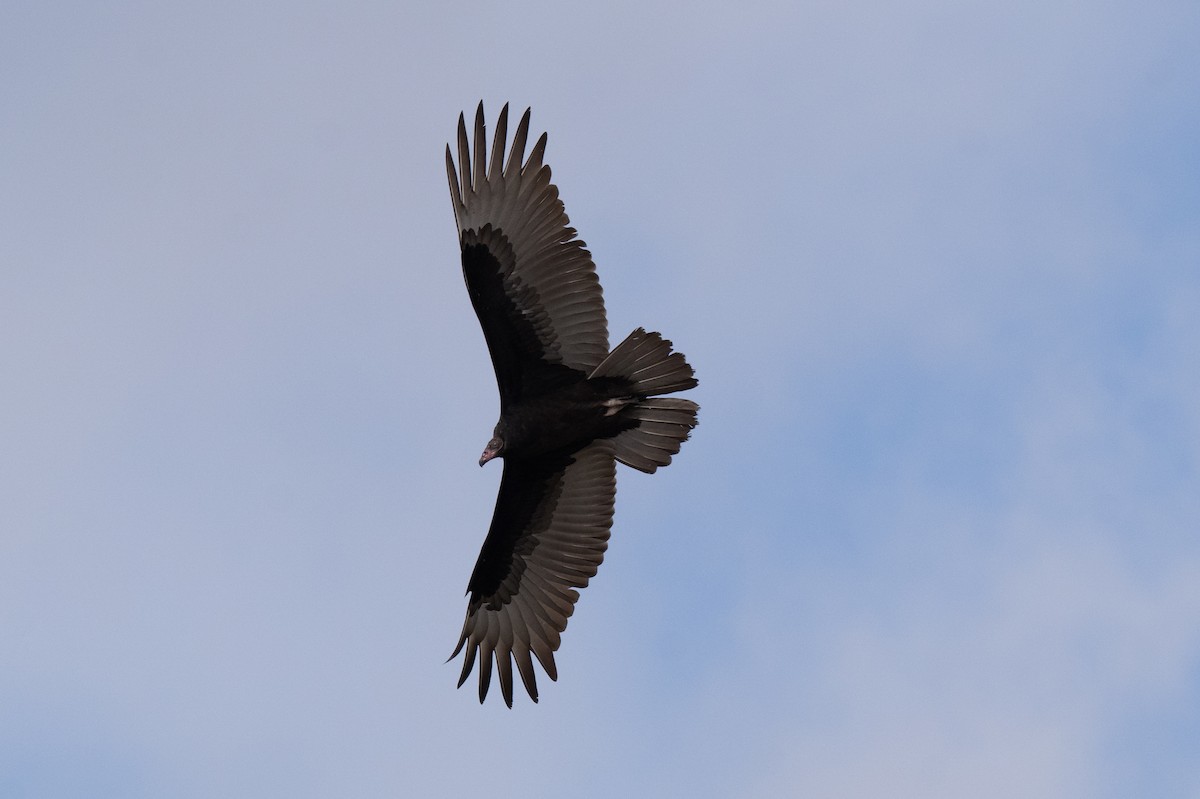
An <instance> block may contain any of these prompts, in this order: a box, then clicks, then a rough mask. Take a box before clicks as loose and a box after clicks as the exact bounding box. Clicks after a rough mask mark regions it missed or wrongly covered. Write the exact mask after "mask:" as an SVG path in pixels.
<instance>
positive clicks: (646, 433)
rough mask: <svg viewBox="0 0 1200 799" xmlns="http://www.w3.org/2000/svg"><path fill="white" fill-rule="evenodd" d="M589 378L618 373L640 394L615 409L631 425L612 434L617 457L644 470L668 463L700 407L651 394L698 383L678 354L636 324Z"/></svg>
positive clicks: (686, 434)
mask: <svg viewBox="0 0 1200 799" xmlns="http://www.w3.org/2000/svg"><path fill="white" fill-rule="evenodd" d="M591 377H618V378H624V379H625V380H628V381H629V382H630V384H631V391H632V393H633V394H634V395H635V396H637V397H639V398H640V399H638V400H637V401H636V402H634V403H632V404H631V405H629V406H628V407H626V408H625V409H624V410H623V411H622V412H621V414H622V416H623V417H624V418H625V419H627V420H630V421H632V422H634V423H635V425H636V426H634V427H631V428H630V429H628V430H624V431H622V432H621V433H618V434H617V435H616V436H615V437H614V438H613V443H614V444H615V445H616V453H615V454H616V456H617V460H619V461H620V462H621V463H623V464H625V465H626V466H631V467H633V468H634V469H638V470H639V471H643V472H647V473H651V472H653V471H654V470H655V469H657V468H658V467H660V466H666V465H667V464H669V463H670V462H671V456H672V455H675V454H677V453H678V452H679V448H680V447H681V446H683V442H684V441H687V440H688V436H690V435H691V432H692V428H694V427H695V426H696V424H697V419H696V413H697V411H699V410H700V406H699V405H697V404H696V403H694V402H692V401H691V400H687V399H676V398H667V397H659V396H656V395H659V394H671V393H673V392H676V391H684V390H686V389H689V388H695V387H696V386H697V385H699V383H698V381H697V380H696V376H695V372H694V371H693V370H692V367H691V366H689V365H688V362H687V360H685V359H684V357H683V353H681V352H672V351H671V342H670V341H667V340H666V339H664V338H663V337H662V336H661V335H659V334H658V333H654V332H649V333H648V332H646V331H645V330H644V329H642V328H640V327H639V328H638V329H637V330H634V331H633V332H632V333H630V334H629V336H628V337H627V338H626V339H625V340H624V341H622V342H621V343H620V344H618V345H617V347H616V348H615V349H614V350H613V351H612V352H610V353H609V354H608V357H607V358H605V359H604V360H603V361H601V362H600V365H599V366H597V367H596V369H595V370H594V371H593V372H592V374H591Z"/></svg>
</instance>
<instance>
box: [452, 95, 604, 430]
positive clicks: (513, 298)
mask: <svg viewBox="0 0 1200 799" xmlns="http://www.w3.org/2000/svg"><path fill="white" fill-rule="evenodd" d="M507 129H508V106H507V105H505V106H504V110H503V111H501V112H500V118H499V119H498V120H497V122H496V135H495V139H494V140H493V142H492V157H491V160H490V162H489V161H487V160H486V146H487V142H486V136H487V133H486V131H485V129H484V124H483V103H480V104H479V109H478V110H477V111H476V112H475V130H474V139H475V141H474V148H475V151H474V157H473V158H472V153H471V148H470V146H469V145H468V142H467V126H466V121H465V119H464V118H463V116H462V115H461V114H460V115H459V117H458V169H457V170H456V169H455V164H454V158H453V156H452V155H451V153H450V147H449V145H447V146H446V172H447V175H448V177H449V179H450V198H451V201H452V202H453V205H454V218H455V220H456V221H457V222H458V230H459V244H460V246H461V248H462V266H463V277H464V278H465V279H466V282H467V291H468V293H469V294H470V295H471V303H472V304H473V305H474V306H475V313H476V314H477V315H478V316H479V324H480V325H481V326H482V327H483V335H484V338H485V339H487V345H488V350H489V351H490V353H491V356H492V365H493V366H494V367H495V369H496V382H497V384H498V385H499V388H500V403H501V408H502V409H503V408H504V407H507V406H508V405H509V404H511V403H513V402H515V401H517V400H519V399H520V398H521V396H522V395H523V393H525V392H531V391H536V390H537V389H539V388H544V387H549V386H552V385H558V384H561V383H562V382H567V381H568V380H574V379H578V374H576V373H577V372H582V373H584V374H585V375H586V374H587V373H589V372H591V370H592V369H593V368H595V367H596V365H597V364H599V363H600V361H602V360H603V359H604V356H605V355H607V354H608V326H607V322H606V321H605V316H604V298H603V296H602V293H601V290H600V281H599V280H598V279H597V278H596V267H595V264H593V263H592V256H591V253H589V252H588V251H587V250H586V249H585V245H584V243H583V242H582V241H581V240H579V239H577V238H575V235H576V233H575V229H574V228H571V227H569V226H568V222H569V220H568V219H567V215H566V212H565V211H564V210H563V204H562V201H561V200H559V198H558V188H557V187H556V186H555V185H554V184H553V183H551V182H550V167H549V166H546V165H544V164H543V163H542V155H543V153H544V152H545V149H546V134H544V133H543V134H542V136H541V138H540V139H538V141H537V144H535V145H534V147H533V150H532V151H531V152H530V154H529V158H528V160H525V161H524V163H523V164H522V159H523V158H524V155H525V143H526V139H527V138H528V135H529V110H526V111H525V114H524V116H522V117H521V122H520V124H518V125H517V130H516V134H515V135H514V136H513V142H512V148H511V149H510V150H509V152H508V159H507V161H506V160H505V158H504V145H505V140H506V138H507Z"/></svg>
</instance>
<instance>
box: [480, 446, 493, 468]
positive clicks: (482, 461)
mask: <svg viewBox="0 0 1200 799" xmlns="http://www.w3.org/2000/svg"><path fill="white" fill-rule="evenodd" d="M494 457H496V450H494V449H485V450H484V451H483V457H481V458H480V459H479V465H480V466H482V465H483V464H485V463H487V462H488V461H490V460H491V459H492V458H494Z"/></svg>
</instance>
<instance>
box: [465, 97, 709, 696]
mask: <svg viewBox="0 0 1200 799" xmlns="http://www.w3.org/2000/svg"><path fill="white" fill-rule="evenodd" d="M507 118H508V108H507V106H505V109H504V110H503V111H502V112H501V114H500V118H499V120H498V122H497V130H496V138H495V141H494V143H493V147H492V156H491V159H490V161H489V160H488V159H486V158H485V147H486V140H485V131H484V125H483V107H482V104H481V105H480V108H479V110H478V111H477V113H476V118H475V130H474V138H475V141H474V158H473V159H472V153H471V147H470V146H469V145H468V142H467V132H466V125H465V121H464V119H463V118H462V117H461V116H460V117H459V131H458V133H459V135H458V155H459V168H458V169H456V168H455V164H454V159H453V157H452V156H451V153H450V149H449V148H448V147H447V150H446V166H447V172H448V174H449V178H450V193H451V199H452V200H453V202H454V210H455V218H456V220H457V221H458V225H459V244H460V248H461V252H462V268H463V277H464V280H465V282H466V284H467V290H468V293H469V295H470V297H471V304H472V305H473V306H474V308H475V312H476V315H477V316H478V317H479V323H480V326H481V328H482V329H483V334H484V338H485V340H486V341H487V345H488V351H489V353H490V354H491V358H492V365H493V367H494V368H495V372H496V384H497V387H498V389H499V393H500V420H499V422H498V423H497V424H496V427H495V430H494V432H493V437H492V440H491V441H489V442H488V445H487V447H486V448H485V450H484V453H483V457H482V458H481V459H480V465H484V464H485V463H486V462H487V461H489V460H492V459H493V458H502V459H503V461H504V473H503V476H502V478H501V483H500V491H499V495H498V496H497V499H496V509H495V512H494V514H493V517H492V524H491V527H490V528H489V530H488V535H487V538H486V539H485V541H484V544H483V547H482V549H481V551H480V553H479V558H478V560H477V561H476V564H475V569H474V571H473V572H472V574H471V579H470V582H469V584H468V587H467V591H468V593H469V594H470V600H469V602H468V605H467V618H466V620H465V622H464V624H463V631H462V635H461V636H460V638H459V642H458V647H457V648H456V649H455V652H454V654H455V655H457V654H458V652H459V651H460V650H462V649H463V647H464V646H465V647H466V658H465V661H464V663H463V671H462V675H461V677H460V679H459V685H462V683H463V682H464V681H465V680H466V678H467V676H468V675H469V674H470V671H471V669H472V667H473V665H474V663H475V660H476V657H477V656H478V658H479V663H480V671H479V698H480V701H483V699H484V698H485V696H486V695H487V690H488V685H489V683H490V680H491V670H492V666H493V663H494V664H495V666H496V669H497V671H498V673H499V677H500V686H501V690H502V692H503V694H504V699H505V702H506V703H507V704H509V705H510V706H511V704H512V685H513V679H512V666H513V664H514V663H515V665H516V667H517V670H518V672H519V674H520V677H521V680H522V682H523V683H524V685H525V688H526V690H527V692H528V693H529V695H530V697H531V698H533V700H534V701H537V697H538V694H537V684H536V679H535V675H534V672H533V666H532V657H536V658H537V660H538V661H539V662H540V663H541V665H542V667H543V669H545V671H546V673H547V674H548V675H549V676H550V677H551V679H556V678H557V669H556V666H555V663H554V655H553V653H554V651H555V650H556V649H557V648H558V645H559V642H560V635H561V633H562V631H563V630H564V629H565V628H566V625H567V619H568V618H569V617H570V615H571V614H572V612H573V610H574V606H575V602H576V601H577V600H578V598H579V594H578V592H577V591H576V590H575V589H577V588H581V587H583V586H585V585H587V583H588V580H589V579H590V578H591V577H593V576H594V575H595V573H596V569H597V567H598V566H599V565H600V562H601V561H602V560H603V556H604V551H605V549H606V548H607V542H608V538H609V531H610V528H611V525H612V514H613V502H614V499H615V494H616V470H615V464H616V462H617V461H621V462H622V463H626V464H627V465H630V466H633V467H634V468H636V469H639V470H641V471H644V472H653V471H654V470H655V469H657V468H658V467H660V466H665V465H667V464H668V463H670V461H671V456H672V455H674V454H676V453H678V451H679V448H680V446H681V445H682V443H683V441H685V440H686V439H687V438H688V435H689V433H690V431H691V429H692V428H693V427H695V425H696V411H697V409H698V406H697V405H696V404H695V403H694V402H691V401H690V400H686V399H675V398H664V397H661V395H663V394H668V393H671V392H675V391H680V390H683V389H686V388H691V387H693V386H695V385H696V379H695V377H694V374H693V371H692V368H691V367H690V366H688V364H687V362H686V361H685V360H684V358H683V356H682V355H681V354H679V353H676V352H673V351H672V350H671V343H670V342H669V341H666V340H665V339H663V338H662V336H660V335H659V334H657V333H653V332H649V333H648V332H646V331H645V330H643V329H641V328H638V329H637V330H634V331H633V333H631V334H630V335H629V336H628V337H627V338H626V339H625V340H624V341H623V342H622V343H621V344H620V345H619V346H618V347H616V348H615V349H613V350H612V351H609V347H608V331H607V322H606V320H605V313H604V302H603V297H602V293H601V289H600V283H599V281H598V279H597V278H596V274H595V266H594V264H593V263H592V260H591V255H590V253H588V251H587V250H586V249H585V247H584V244H583V242H582V241H580V240H578V239H577V238H576V237H575V231H574V229H572V228H570V227H569V226H568V220H567V216H566V213H565V212H564V210H563V206H562V202H561V201H560V200H559V199H558V190H557V189H556V188H555V187H554V185H553V184H552V183H551V182H550V168H549V167H547V166H545V165H543V164H542V163H541V159H542V154H543V152H544V149H545V144H546V136H545V134H543V135H542V137H541V138H540V139H539V140H538V142H537V144H535V146H534V148H533V151H532V152H531V154H530V156H529V158H528V160H527V161H525V162H524V164H522V161H521V159H522V157H523V154H524V149H525V143H526V137H527V134H528V124H529V112H528V111H526V112H525V115H524V116H523V117H522V119H521V122H520V125H519V126H518V128H517V131H516V134H515V136H514V139H513V144H512V150H511V151H510V153H509V158H508V159H507V163H505V159H504V157H503V147H504V145H505V143H506V142H505V139H506V132H507V131H506V128H507ZM531 656H532V657H531ZM451 657H453V655H452V656H451Z"/></svg>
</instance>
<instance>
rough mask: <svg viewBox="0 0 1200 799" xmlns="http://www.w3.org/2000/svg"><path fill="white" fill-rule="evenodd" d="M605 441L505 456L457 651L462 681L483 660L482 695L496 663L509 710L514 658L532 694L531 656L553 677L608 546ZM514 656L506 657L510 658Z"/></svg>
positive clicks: (610, 469)
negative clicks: (584, 591)
mask: <svg viewBox="0 0 1200 799" xmlns="http://www.w3.org/2000/svg"><path fill="white" fill-rule="evenodd" d="M616 492H617V481H616V461H615V458H614V454H613V443H612V441H611V440H608V439H602V440H599V441H595V442H593V443H591V444H588V445H587V446H585V447H584V448H582V449H580V450H578V451H577V452H575V453H574V454H572V455H553V456H547V457H544V458H538V459H532V460H517V459H512V460H505V462H504V476H503V478H502V479H501V481H500V495H499V496H498V497H497V498H496V511H495V514H494V515H493V517H492V526H491V529H490V530H488V535H487V539H486V540H485V541H484V542H483V549H482V551H480V553H479V560H478V561H477V562H476V564H475V571H474V572H473V573H472V574H471V582H470V585H469V586H468V588H467V590H468V591H469V592H470V594H471V599H470V601H469V602H468V605H467V618H466V621H465V622H464V623H463V629H462V635H461V637H460V638H459V640H458V646H457V647H456V648H455V650H454V654H453V655H451V656H450V657H451V658H453V657H454V656H455V655H457V654H458V653H459V652H460V651H462V649H463V646H464V645H465V646H466V655H465V656H464V661H463V670H462V675H461V676H460V677H459V680H458V684H459V687H461V686H462V684H463V683H464V682H466V680H467V677H468V675H470V673H471V668H472V667H473V666H474V664H475V660H476V656H477V655H478V659H479V701H480V702H482V701H483V700H484V698H485V697H486V696H487V691H488V686H489V684H490V683H491V678H492V664H493V662H494V663H495V665H496V671H497V672H498V673H499V675H500V690H501V691H502V692H503V694H504V701H505V702H506V703H507V704H508V706H509V707H512V689H513V680H512V663H513V661H516V664H517V671H518V673H519V674H520V675H521V681H522V682H523V683H524V684H525V690H526V691H528V692H529V696H530V698H532V699H533V701H534V702H536V701H537V698H538V693H537V680H536V679H535V677H534V672H533V661H532V659H531V657H530V655H532V656H533V657H536V658H537V659H538V662H539V663H541V664H542V668H543V669H544V670H545V672H546V674H548V675H549V676H550V679H552V680H556V679H558V671H557V669H556V667H555V665H554V652H555V650H557V649H558V644H559V640H560V635H561V634H562V632H563V630H565V629H566V627H567V619H568V618H570V616H571V614H572V613H573V612H574V610H575V602H576V600H578V599H579V592H578V591H576V590H575V589H576V588H583V587H584V586H586V585H587V584H588V580H589V579H591V578H592V577H594V576H595V574H596V569H597V567H599V565H600V562H601V561H602V560H603V559H604V551H605V550H606V549H607V548H608V535H609V529H610V528H611V527H612V517H613V500H614V498H615V497H616ZM510 656H511V657H510Z"/></svg>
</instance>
